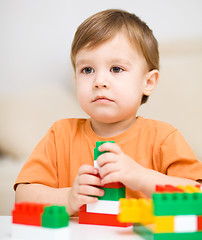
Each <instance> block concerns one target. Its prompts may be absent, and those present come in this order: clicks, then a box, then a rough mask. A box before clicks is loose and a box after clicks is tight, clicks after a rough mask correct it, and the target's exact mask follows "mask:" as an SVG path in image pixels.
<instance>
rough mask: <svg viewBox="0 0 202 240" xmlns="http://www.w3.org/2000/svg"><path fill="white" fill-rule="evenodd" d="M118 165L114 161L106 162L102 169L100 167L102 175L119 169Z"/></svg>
mask: <svg viewBox="0 0 202 240" xmlns="http://www.w3.org/2000/svg"><path fill="white" fill-rule="evenodd" d="M118 170H119V169H118V166H117V164H114V163H108V164H105V165H104V166H103V167H102V168H101V169H100V177H101V178H104V177H105V176H106V175H108V174H110V173H112V172H116V171H118Z"/></svg>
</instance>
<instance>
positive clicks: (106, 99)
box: [93, 96, 113, 102]
mask: <svg viewBox="0 0 202 240" xmlns="http://www.w3.org/2000/svg"><path fill="white" fill-rule="evenodd" d="M93 102H113V100H112V99H110V98H107V97H105V96H97V97H95V98H94V99H93Z"/></svg>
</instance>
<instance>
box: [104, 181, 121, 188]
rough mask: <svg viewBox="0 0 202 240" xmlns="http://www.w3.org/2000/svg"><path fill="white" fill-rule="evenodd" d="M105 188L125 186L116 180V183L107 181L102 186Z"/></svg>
mask: <svg viewBox="0 0 202 240" xmlns="http://www.w3.org/2000/svg"><path fill="white" fill-rule="evenodd" d="M102 187H103V188H123V187H125V186H124V185H123V184H122V183H120V182H115V183H107V184H105V185H103V186H102Z"/></svg>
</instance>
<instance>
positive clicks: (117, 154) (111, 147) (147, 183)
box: [97, 143, 198, 197]
mask: <svg viewBox="0 0 202 240" xmlns="http://www.w3.org/2000/svg"><path fill="white" fill-rule="evenodd" d="M99 151H109V152H108V153H104V154H102V155H100V156H99V157H98V159H97V161H98V164H99V165H100V167H101V169H100V176H101V178H102V181H101V184H107V183H110V182H121V183H123V184H124V185H125V186H126V187H128V188H130V189H132V190H134V191H141V192H143V193H144V194H145V195H147V196H148V197H151V194H152V192H154V191H155V186H156V185H157V184H162V185H165V184H171V185H196V184H198V182H196V181H193V180H190V179H185V178H179V177H172V176H168V175H165V174H162V173H160V172H157V171H154V170H152V169H148V168H145V167H143V166H141V165H140V164H138V163H137V162H135V161H134V160H133V159H132V158H130V157H129V156H127V155H126V154H124V153H123V152H122V150H121V149H120V147H119V146H118V145H116V144H114V143H105V144H103V145H101V146H100V147H99Z"/></svg>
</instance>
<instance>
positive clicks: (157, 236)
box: [133, 224, 202, 240]
mask: <svg viewBox="0 0 202 240" xmlns="http://www.w3.org/2000/svg"><path fill="white" fill-rule="evenodd" d="M133 231H134V232H135V233H137V234H139V235H140V236H141V237H142V238H143V239H145V240H199V239H202V232H192V233H190V232H189V233H153V232H152V230H150V229H149V228H148V227H146V226H143V225H141V224H139V225H138V224H135V225H134V227H133Z"/></svg>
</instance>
